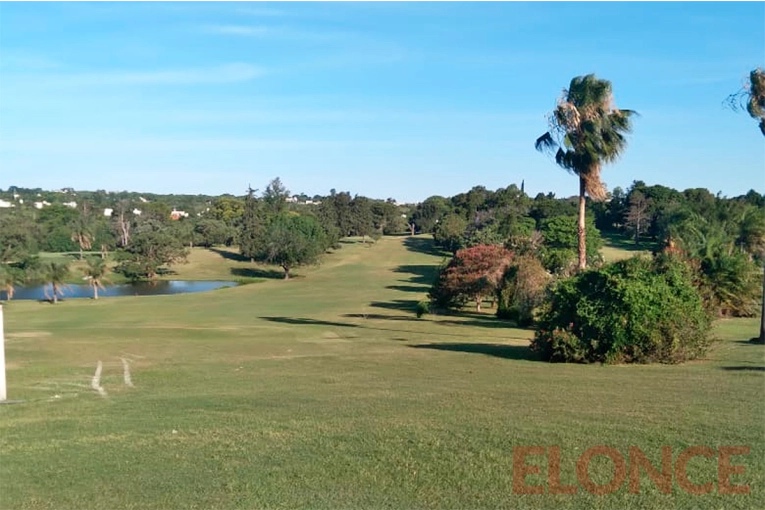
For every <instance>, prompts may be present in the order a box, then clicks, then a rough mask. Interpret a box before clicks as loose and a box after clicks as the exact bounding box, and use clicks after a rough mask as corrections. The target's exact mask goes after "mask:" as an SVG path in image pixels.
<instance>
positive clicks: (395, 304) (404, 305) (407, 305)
mask: <svg viewBox="0 0 765 510" xmlns="http://www.w3.org/2000/svg"><path fill="white" fill-rule="evenodd" d="M369 306H371V307H373V308H384V309H386V310H399V311H406V312H412V313H415V312H416V311H417V301H415V300H413V299H394V300H392V301H372V302H371V303H370V304H369Z"/></svg>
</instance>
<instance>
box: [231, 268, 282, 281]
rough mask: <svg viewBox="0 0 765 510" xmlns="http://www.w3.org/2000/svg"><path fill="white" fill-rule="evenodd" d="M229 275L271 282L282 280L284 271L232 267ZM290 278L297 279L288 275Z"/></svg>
mask: <svg viewBox="0 0 765 510" xmlns="http://www.w3.org/2000/svg"><path fill="white" fill-rule="evenodd" d="M231 274H232V275H234V276H239V277H241V278H268V279H271V280H283V279H284V271H277V270H275V269H261V268H259V267H232V268H231ZM290 278H297V275H293V274H291V275H290Z"/></svg>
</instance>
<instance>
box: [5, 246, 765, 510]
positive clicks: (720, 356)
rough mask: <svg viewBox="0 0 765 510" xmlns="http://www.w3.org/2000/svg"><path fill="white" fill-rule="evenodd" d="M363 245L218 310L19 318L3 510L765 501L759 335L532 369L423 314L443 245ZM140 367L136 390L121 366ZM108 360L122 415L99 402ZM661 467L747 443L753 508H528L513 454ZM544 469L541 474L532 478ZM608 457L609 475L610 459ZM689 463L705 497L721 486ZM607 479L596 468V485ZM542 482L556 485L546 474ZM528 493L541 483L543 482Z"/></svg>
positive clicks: (160, 304) (205, 305) (514, 338)
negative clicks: (676, 357) (518, 490)
mask: <svg viewBox="0 0 765 510" xmlns="http://www.w3.org/2000/svg"><path fill="white" fill-rule="evenodd" d="M404 243H412V241H411V240H410V241H407V240H406V239H402V238H390V239H383V240H382V241H381V242H380V243H378V244H377V245H375V246H373V247H365V246H362V245H360V244H359V245H347V246H345V247H343V249H342V250H340V251H339V252H337V253H336V254H333V255H331V256H329V257H328V258H327V260H326V261H325V263H324V264H323V265H322V266H321V267H319V268H311V269H307V270H302V271H299V273H301V274H302V275H303V276H304V278H296V279H294V280H291V281H288V282H283V281H279V280H268V281H266V282H264V283H262V284H259V285H255V286H243V287H237V288H232V289H225V290H218V291H214V292H211V293H207V294H193V295H183V296H158V297H136V298H132V297H126V298H116V299H102V300H99V301H98V302H93V301H89V300H70V301H68V302H65V303H63V304H61V305H58V306H55V307H54V306H51V305H47V304H40V303H33V302H13V303H11V304H10V305H7V306H5V315H6V332H7V346H6V350H7V354H6V357H7V361H8V363H9V371H8V384H9V388H10V395H9V396H10V397H11V398H14V399H24V400H25V402H24V403H22V404H18V405H8V406H0V508H2V509H3V510H5V509H9V508H14V509H15V508H19V509H25V508H50V509H57V510H61V509H75V508H77V509H80V508H82V509H86V508H104V509H107V508H108V509H116V508H141V509H151V508H157V509H166V508H362V507H363V508H552V507H560V508H617V507H618V508H657V509H658V508H662V509H664V508H700V509H704V508H715V509H716V508H726V509H729V508H742V509H743V508H747V509H748V508H758V507H759V503H758V502H761V501H763V500H765V491H764V490H763V482H765V464H764V462H765V461H764V460H763V459H765V441H764V440H763V422H764V419H765V399H763V398H762V389H763V382H765V372H763V366H764V365H765V362H764V360H763V348H762V347H761V346H755V345H750V344H746V343H743V342H742V341H741V340H743V339H745V338H749V337H751V336H753V335H754V334H755V333H756V331H757V321H755V320H738V321H729V322H724V323H721V324H720V326H719V336H720V338H721V339H722V340H723V341H722V342H721V343H720V344H719V345H718V346H717V347H716V349H715V350H714V351H713V352H712V353H710V355H709V359H706V360H702V361H699V362H694V363H689V364H686V365H683V366H607V367H604V366H579V365H550V364H546V363H540V362H536V361H532V360H530V359H528V358H529V353H528V350H527V348H526V346H527V343H528V339H529V338H530V336H531V333H530V332H528V331H523V330H518V329H512V328H507V327H500V326H502V324H501V323H499V322H497V321H496V320H493V319H492V318H491V317H489V316H475V315H472V316H471V315H466V316H463V317H442V316H439V317H430V318H428V319H426V320H417V319H416V318H414V316H413V314H412V313H411V311H410V308H411V307H412V306H413V304H414V303H415V302H416V301H417V300H419V299H421V298H422V297H424V295H425V292H426V291H427V286H428V284H429V283H430V281H431V277H432V274H433V271H434V270H435V265H436V264H437V263H438V262H439V260H440V259H439V257H437V256H435V255H432V254H429V253H427V252H428V248H429V240H426V239H424V238H419V237H418V238H417V239H415V240H414V244H410V246H409V249H407V247H406V246H405V244H404ZM120 357H127V358H130V359H131V360H132V362H131V366H132V376H133V382H134V383H135V388H132V389H131V388H128V387H126V386H125V385H124V384H123V381H122V368H121V363H120V360H119V358H120ZM98 360H101V361H103V362H104V364H105V368H104V374H103V377H102V384H103V386H104V388H105V389H106V391H107V392H108V393H109V398H108V399H103V398H101V397H99V396H98V395H97V394H96V393H95V392H94V391H93V390H92V389H90V379H91V377H92V376H93V372H94V369H95V366H96V362H97V361H98ZM599 444H607V445H611V446H613V447H615V448H617V449H618V450H619V451H621V452H623V453H625V454H626V452H627V450H628V447H629V446H630V445H635V446H638V447H640V448H641V449H642V450H643V451H645V452H646V454H648V455H649V457H651V458H652V459H653V460H655V461H657V460H658V455H657V454H658V452H659V448H660V447H661V446H662V445H671V446H672V447H673V448H674V449H675V455H677V453H678V451H679V450H680V449H683V448H685V447H687V446H689V445H696V444H700V445H708V446H712V447H716V446H718V445H748V446H750V447H751V448H752V452H751V454H750V455H749V456H746V457H736V458H735V459H734V464H735V463H742V464H745V465H746V469H747V472H746V474H745V475H736V476H734V477H733V480H734V482H735V483H748V484H750V485H751V486H752V492H753V493H752V494H751V495H750V496H725V495H717V494H714V493H713V494H710V495H706V496H689V495H687V494H685V493H684V492H682V491H681V490H680V489H679V488H678V487H677V485H675V486H674V494H673V495H672V496H665V495H661V494H659V493H658V492H657V491H656V488H655V487H654V486H653V485H652V484H650V483H649V482H647V481H645V482H644V485H643V491H642V493H641V494H639V495H632V494H629V493H627V492H626V484H625V486H624V488H623V489H622V490H620V491H619V492H617V493H616V494H614V495H610V496H605V497H596V496H592V495H589V494H588V493H585V492H584V491H583V490H582V489H581V488H580V490H579V492H580V494H578V495H577V496H561V495H557V496H556V495H543V496H520V495H514V494H513V493H512V469H511V467H512V449H513V446H522V445H544V446H551V445H560V446H561V448H562V452H563V468H562V469H563V482H564V483H574V482H575V475H574V464H575V459H576V457H578V455H579V454H580V453H581V452H582V451H583V450H585V449H586V448H588V447H591V446H595V445H599ZM533 459H534V458H533V457H532V458H530V461H531V462H533ZM601 460H602V459H601ZM713 466H714V462H713V461H710V460H706V459H695V460H693V461H692V462H691V464H689V473H690V477H691V480H692V481H694V482H697V483H702V482H706V481H709V480H713V479H714V478H715V474H714V470H713ZM607 467H608V463H607V462H606V461H604V462H603V463H599V462H597V461H596V462H594V463H593V465H592V467H591V470H592V472H593V477H594V478H595V479H596V480H600V481H605V480H604V479H603V478H598V476H601V475H604V474H605V473H610V472H611V471H610V469H607ZM542 473H543V474H544V473H545V470H544V468H543V470H542ZM543 480H544V478H543V477H541V476H535V475H532V476H529V477H528V478H527V483H529V484H533V483H541V482H542V481H543Z"/></svg>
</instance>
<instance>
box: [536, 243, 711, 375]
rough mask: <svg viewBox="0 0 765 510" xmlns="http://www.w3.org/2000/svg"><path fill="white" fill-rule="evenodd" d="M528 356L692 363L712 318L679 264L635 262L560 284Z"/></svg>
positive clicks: (673, 259)
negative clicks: (531, 351)
mask: <svg viewBox="0 0 765 510" xmlns="http://www.w3.org/2000/svg"><path fill="white" fill-rule="evenodd" d="M537 327H538V329H537V332H536V335H535V337H534V340H533V342H532V348H533V349H534V350H535V351H537V352H538V353H539V354H540V356H541V357H542V358H543V359H545V360H549V361H559V362H582V363H585V362H604V363H622V362H638V363H646V362H662V363H676V362H681V361H686V360H690V359H694V358H697V357H699V356H701V355H702V354H704V352H705V351H706V349H707V347H708V346H709V331H710V316H709V315H708V313H707V312H706V311H705V309H704V306H703V302H702V298H701V296H700V294H699V292H698V289H697V288H696V287H695V286H694V284H693V274H692V272H691V270H690V268H689V266H688V265H687V264H685V263H684V262H683V261H682V259H681V258H679V257H677V256H675V255H672V254H664V255H660V256H657V257H656V258H654V259H653V260H648V259H644V258H639V257H636V258H632V259H628V260H623V261H620V262H616V263H614V264H610V265H607V266H604V267H602V268H600V269H593V270H589V271H583V272H580V273H578V274H576V275H575V276H573V277H571V278H568V279H565V280H561V281H559V282H557V284H556V285H555V286H554V287H553V289H552V290H551V292H550V296H549V300H548V302H547V304H546V310H545V311H544V313H543V314H542V316H541V318H540V320H539V321H538V324H537Z"/></svg>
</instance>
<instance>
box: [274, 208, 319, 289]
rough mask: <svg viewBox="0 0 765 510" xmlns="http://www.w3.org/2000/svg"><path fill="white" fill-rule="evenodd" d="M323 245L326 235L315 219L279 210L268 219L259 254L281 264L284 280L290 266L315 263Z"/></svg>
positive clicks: (288, 273) (291, 267) (292, 267)
mask: <svg viewBox="0 0 765 510" xmlns="http://www.w3.org/2000/svg"><path fill="white" fill-rule="evenodd" d="M327 248H328V242H327V235H326V233H325V232H324V229H323V228H322V226H321V224H320V223H319V221H318V220H317V219H315V218H313V217H311V216H295V215H292V214H287V213H282V214H280V215H278V216H276V217H274V218H273V219H272V220H271V221H270V222H269V224H268V227H267V228H266V230H265V233H264V238H263V245H262V251H261V253H260V257H259V258H260V259H261V260H263V261H265V262H268V263H270V264H275V265H278V266H281V268H282V269H284V279H285V280H287V279H289V277H290V271H291V270H292V269H294V268H295V267H298V266H303V265H306V264H314V263H317V262H318V260H319V257H320V256H321V254H322V253H324V252H325V251H326V249H327Z"/></svg>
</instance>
